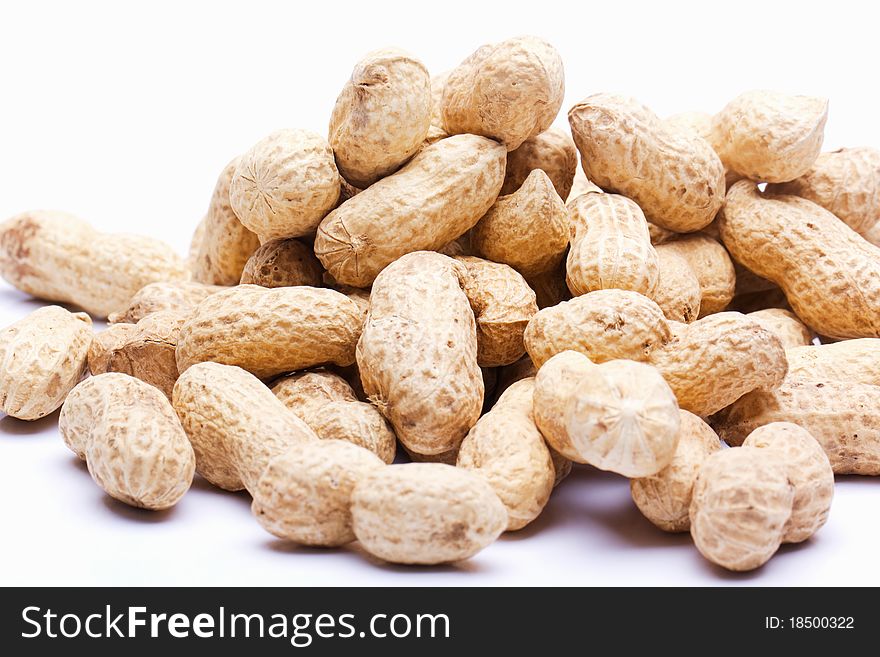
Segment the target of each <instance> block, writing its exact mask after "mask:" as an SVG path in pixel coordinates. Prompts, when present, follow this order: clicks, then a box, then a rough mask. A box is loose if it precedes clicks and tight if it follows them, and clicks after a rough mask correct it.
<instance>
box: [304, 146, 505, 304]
mask: <svg viewBox="0 0 880 657" xmlns="http://www.w3.org/2000/svg"><path fill="white" fill-rule="evenodd" d="M504 163H505V153H504V148H503V147H501V146H500V145H499V144H497V143H496V142H493V141H492V140H490V139H486V138H484V137H477V136H475V135H457V136H454V137H449V138H447V139H442V140H440V141H438V142H437V143H435V144H431V145H430V146H427V147H425V148H423V149H422V150H421V151H420V152H419V154H418V155H416V156H415V157H414V158H413V159H412V160H410V162H409V163H408V164H406V165H405V166H404V167H403V168H402V169H400V171H398V172H397V173H394V174H392V175H390V176H388V177H387V178H383V179H382V180H380V181H379V182H377V183H376V184H374V185H372V186H371V187H370V188H369V189H366V190H364V191H363V192H361V193H360V194H358V195H357V196H355V197H353V198H351V199H349V200H348V201H346V202H345V203H343V204H342V205H341V206H339V207H338V208H337V209H336V210H334V211H333V212H331V213H330V214H329V215H328V216H327V217H326V218H325V219H324V220H323V221H322V222H321V225H320V226H319V228H318V235H317V237H316V238H315V254H316V255H317V256H318V259H319V260H320V261H321V264H323V265H324V268H325V269H326V270H327V271H328V272H330V274H331V275H332V276H333V278H334V279H335V280H336V281H337V282H338V283H343V284H345V285H353V286H355V287H366V286H368V285H370V284H371V283H372V282H373V280H374V279H375V278H376V275H377V274H378V273H379V272H380V271H382V269H383V268H385V267H386V266H387V265H389V264H390V263H392V262H394V261H395V260H396V259H398V258H399V257H400V256H402V255H404V254H406V253H410V252H413V251H419V250H434V249H439V248H441V247H443V246H445V245H446V244H447V243H449V242H451V241H452V240H454V239H455V238H456V237H458V236H459V235H462V234H463V233H465V232H467V231H468V230H469V229H470V228H471V227H472V226H473V225H474V224H475V223H477V221H478V220H479V218H480V217H482V216H483V215H484V214H485V213H486V211H487V210H488V209H489V208H490V207H491V206H492V203H494V202H495V199H496V198H497V196H498V191H499V190H500V189H501V183H502V182H503V180H504Z"/></svg>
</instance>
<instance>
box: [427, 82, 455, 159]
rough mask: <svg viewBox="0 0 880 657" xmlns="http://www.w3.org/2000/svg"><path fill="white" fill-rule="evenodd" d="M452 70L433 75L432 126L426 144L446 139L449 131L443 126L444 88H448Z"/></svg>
mask: <svg viewBox="0 0 880 657" xmlns="http://www.w3.org/2000/svg"><path fill="white" fill-rule="evenodd" d="M450 72H451V71H444V72H443V73H438V74H437V75H432V76H431V127H429V128H428V135H427V137H425V144H427V145H429V144H433V143H434V142H435V141H440V140H441V139H446V138H447V137H448V136H449V133H448V132H446V128H444V127H443V90H444V89H445V88H446V79H447V78H448V77H449V73H450Z"/></svg>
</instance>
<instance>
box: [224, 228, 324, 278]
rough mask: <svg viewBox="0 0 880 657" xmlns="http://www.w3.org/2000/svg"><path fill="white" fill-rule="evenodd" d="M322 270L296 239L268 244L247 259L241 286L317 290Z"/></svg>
mask: <svg viewBox="0 0 880 657" xmlns="http://www.w3.org/2000/svg"><path fill="white" fill-rule="evenodd" d="M323 274H324V268H323V267H322V266H321V263H320V262H318V259H317V258H316V257H315V254H314V252H313V251H312V249H311V248H310V247H309V246H307V245H306V244H303V243H302V242H300V241H299V240H297V239H293V238H290V239H278V240H269V241H268V242H266V243H265V244H263V245H262V246H261V247H260V248H258V249H257V250H256V251H254V254H253V255H252V256H251V257H250V258H249V259H248V261H247V264H245V266H244V270H243V271H242V272H241V281H240V282H241V284H242V285H261V286H262V287H292V286H295V285H310V286H312V287H321V286H322V285H323V280H322V275H323Z"/></svg>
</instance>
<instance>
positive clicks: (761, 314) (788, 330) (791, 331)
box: [746, 308, 869, 373]
mask: <svg viewBox="0 0 880 657" xmlns="http://www.w3.org/2000/svg"><path fill="white" fill-rule="evenodd" d="M746 317H748V318H749V319H750V320H752V321H753V322H758V324H760V325H761V326H763V327H764V328H765V329H767V330H768V331H770V332H771V333H773V334H774V335H775V336H776V337H777V338H779V340H780V341H781V342H782V346H783V347H785V349H786V352H785V355H786V357H787V358H788V371H789V373H791V371H792V361H791V358H790V354H789V351H788V350H789V349H791V348H792V347H802V346H805V345H809V344H811V343H812V341H813V332H812V331H810V329H808V328H807V327H806V326H805V325H804V323H803V322H802V321H801V320H799V319H798V317H797V315H795V314H794V313H793V312H791V311H790V310H785V309H783V308H765V309H764V310H756V311H754V312H751V313H748V314H746ZM865 339H869V338H865Z"/></svg>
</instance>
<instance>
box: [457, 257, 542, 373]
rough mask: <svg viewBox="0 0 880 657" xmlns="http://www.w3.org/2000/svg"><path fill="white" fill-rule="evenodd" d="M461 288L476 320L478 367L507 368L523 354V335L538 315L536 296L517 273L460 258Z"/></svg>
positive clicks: (496, 264) (469, 258)
mask: <svg viewBox="0 0 880 657" xmlns="http://www.w3.org/2000/svg"><path fill="white" fill-rule="evenodd" d="M455 260H456V261H458V262H460V263H461V264H462V265H464V269H465V272H464V274H465V275H464V276H463V277H462V279H461V281H462V288H463V289H464V293H465V294H466V295H467V298H468V301H469V302H470V304H471V309H472V310H473V311H474V317H475V318H476V320H477V363H478V364H479V365H480V367H499V366H501V365H509V364H510V363H513V362H514V361H516V360H518V359H519V358H520V357H522V356H523V354H525V353H526V348H525V347H524V346H523V332H524V331H525V330H526V326H527V325H528V323H529V320H530V319H531V318H532V317H534V316H535V315H536V314H537V312H538V305H537V303H536V302H535V293H534V292H533V291H532V288H530V287H529V284H528V283H526V281H525V279H524V278H523V277H522V276H520V275H519V274H518V273H517V272H516V270H514V269H511V268H510V267H508V266H507V265H502V264H499V263H496V262H490V261H489V260H482V259H480V258H474V257H471V256H459V257H457V258H455Z"/></svg>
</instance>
